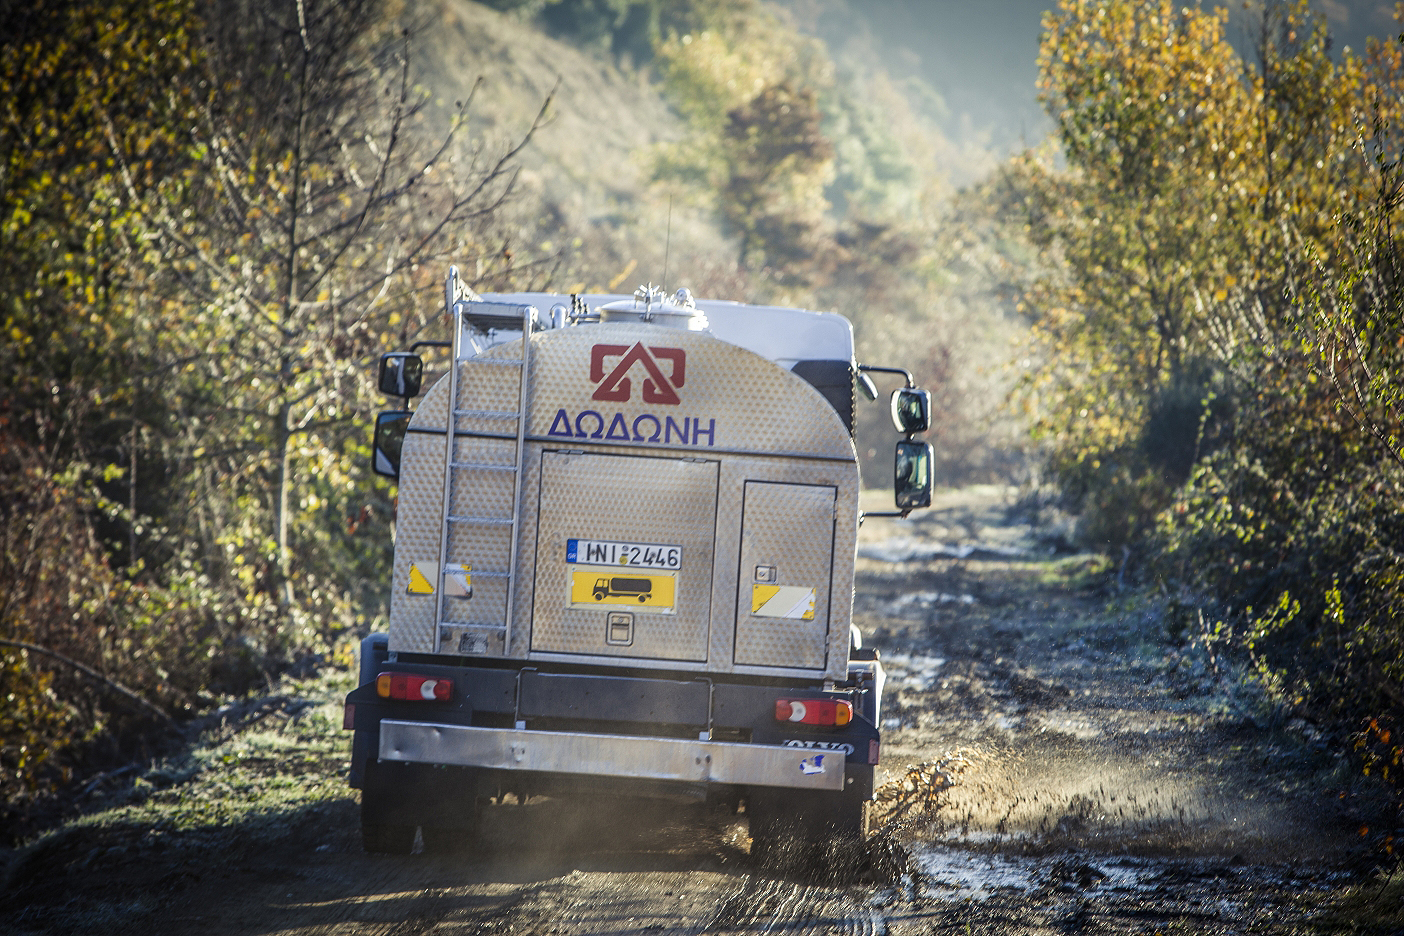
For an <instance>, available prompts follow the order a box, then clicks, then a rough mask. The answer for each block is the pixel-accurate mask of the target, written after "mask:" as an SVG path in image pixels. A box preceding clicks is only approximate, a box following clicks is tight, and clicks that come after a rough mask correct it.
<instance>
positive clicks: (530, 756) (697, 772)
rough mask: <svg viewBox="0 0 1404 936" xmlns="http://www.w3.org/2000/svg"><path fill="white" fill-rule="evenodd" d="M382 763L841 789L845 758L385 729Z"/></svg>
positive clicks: (477, 731)
mask: <svg viewBox="0 0 1404 936" xmlns="http://www.w3.org/2000/svg"><path fill="white" fill-rule="evenodd" d="M379 758H380V760H383V761H401V762H408V763H424V764H451V765H456V766H460V767H485V768H493V769H499V770H514V771H535V772H541V773H557V774H561V773H564V774H590V775H595V776H609V777H632V778H639V779H649V780H676V781H682V782H686V783H716V784H734V785H738V786H774V787H790V788H793V789H810V790H841V789H843V785H844V757H843V754H842V753H836V752H826V751H815V750H813V749H806V748H796V747H781V746H778V745H769V744H733V743H728V742H723V741H692V740H685V739H677V738H642V737H635V736H630V735H610V734H583V733H576V732H566V731H526V730H516V729H509V728H479V727H471V726H467V725H443V724H430V723H426V722H413V721H395V720H391V719H388V718H387V719H382V720H381V722H380V751H379Z"/></svg>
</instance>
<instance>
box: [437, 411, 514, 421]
mask: <svg viewBox="0 0 1404 936" xmlns="http://www.w3.org/2000/svg"><path fill="white" fill-rule="evenodd" d="M453 415H455V416H477V417H478V418H480V419H516V418H517V417H519V416H521V415H522V414H521V413H518V412H517V411H516V410H510V411H508V410H474V409H456V410H454V411H453Z"/></svg>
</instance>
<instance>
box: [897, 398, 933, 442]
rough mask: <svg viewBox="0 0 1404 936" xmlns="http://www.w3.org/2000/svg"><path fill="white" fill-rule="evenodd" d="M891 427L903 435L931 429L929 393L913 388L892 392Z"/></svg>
mask: <svg viewBox="0 0 1404 936" xmlns="http://www.w3.org/2000/svg"><path fill="white" fill-rule="evenodd" d="M892 425H894V426H896V427H897V431H898V432H900V433H902V434H903V435H911V434H912V433H913V432H925V431H926V430H928V429H930V428H931V393H930V392H929V391H926V390H918V389H916V388H915V387H903V388H902V389H900V390H894V391H892Z"/></svg>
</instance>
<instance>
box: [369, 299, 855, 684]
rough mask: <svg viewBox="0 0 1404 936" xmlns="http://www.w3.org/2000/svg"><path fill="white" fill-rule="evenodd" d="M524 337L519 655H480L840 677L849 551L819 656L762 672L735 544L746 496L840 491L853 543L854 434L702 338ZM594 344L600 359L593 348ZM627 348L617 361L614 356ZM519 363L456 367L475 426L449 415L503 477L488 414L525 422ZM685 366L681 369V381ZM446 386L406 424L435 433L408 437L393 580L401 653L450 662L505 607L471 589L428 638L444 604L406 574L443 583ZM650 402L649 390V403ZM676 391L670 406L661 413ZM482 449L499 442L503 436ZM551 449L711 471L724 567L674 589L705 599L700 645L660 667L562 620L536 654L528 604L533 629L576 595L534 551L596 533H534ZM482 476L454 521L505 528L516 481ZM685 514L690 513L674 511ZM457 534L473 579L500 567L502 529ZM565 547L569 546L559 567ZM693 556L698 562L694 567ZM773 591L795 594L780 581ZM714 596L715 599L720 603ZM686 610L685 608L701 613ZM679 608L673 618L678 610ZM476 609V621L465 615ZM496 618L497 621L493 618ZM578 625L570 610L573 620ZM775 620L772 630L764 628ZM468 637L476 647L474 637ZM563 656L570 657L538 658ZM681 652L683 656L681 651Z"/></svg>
mask: <svg viewBox="0 0 1404 936" xmlns="http://www.w3.org/2000/svg"><path fill="white" fill-rule="evenodd" d="M531 341H532V353H531V358H532V365H531V381H530V386H529V387H528V400H529V404H530V408H529V412H530V416H529V419H528V427H527V431H528V436H529V440H528V444H527V452H526V455H525V458H524V461H523V465H522V471H523V473H524V476H523V479H522V481H523V485H522V503H523V505H524V509H523V510H522V512H521V515H520V518H519V522H520V525H521V539H520V544H521V545H520V548H519V555H518V569H517V580H516V582H515V583H514V584H513V587H514V588H515V596H514V602H515V605H514V606H515V608H516V614H515V617H516V620H515V621H514V622H512V646H510V647H505V648H504V647H502V646H501V644H500V642H493V643H491V644H490V646H489V648H488V650H487V651H486V652H487V653H488V654H489V655H493V656H496V655H499V654H505V655H508V656H511V657H514V658H517V659H526V658H538V657H544V658H548V659H579V660H581V661H588V660H596V661H599V662H609V661H610V660H612V659H618V658H619V657H629V658H630V659H631V660H632V661H633V662H632V665H637V666H642V667H659V668H668V667H673V668H677V667H682V668H688V669H698V670H703V671H708V672H732V671H735V672H748V673H755V674H765V675H793V676H800V675H807V676H813V675H818V674H820V673H822V675H824V676H825V677H828V678H835V679H839V678H842V677H843V671H844V665H845V660H846V648H847V643H848V631H847V627H848V621H849V617H850V614H851V595H852V584H853V556H852V554H851V553H852V551H851V549H847V548H846V549H844V550H840V551H839V554H838V555H836V556H834V557H833V563H832V572H831V574H832V582H831V584H830V586H829V587H828V588H827V589H826V590H824V591H820V592H817V594H816V613H815V624H814V627H815V630H814V632H813V633H811V634H810V635H809V636H808V637H805V638H803V639H804V640H805V641H807V642H810V643H812V644H813V646H814V647H817V649H814V648H811V650H810V651H808V652H805V653H789V654H788V655H786V654H782V655H781V656H780V657H779V658H778V659H761V657H762V656H764V651H763V650H761V649H760V645H759V644H756V643H754V642H748V641H753V640H754V639H758V638H757V634H759V633H760V632H757V634H751V635H749V636H748V637H747V639H746V640H744V641H740V642H739V643H738V639H737V638H738V635H740V634H741V633H743V632H744V628H743V627H742V626H741V620H740V617H741V616H740V615H739V612H740V611H741V610H742V609H741V607H740V605H741V604H742V602H743V599H744V601H745V603H746V608H745V610H746V611H747V612H748V614H747V616H748V617H749V610H750V594H751V592H750V586H751V584H752V578H751V576H752V573H753V572H754V569H753V568H752V569H748V570H745V571H746V576H745V577H744V580H743V579H741V578H738V575H739V572H740V571H741V570H742V569H744V567H745V563H743V562H742V561H741V556H740V553H741V550H742V548H743V546H742V535H741V523H742V504H743V499H744V497H746V496H748V495H747V483H748V482H764V483H776V484H793V485H811V486H821V487H824V486H827V487H829V488H830V489H831V494H832V490H837V499H838V503H839V509H838V511H837V520H836V521H835V520H834V518H833V508H832V504H833V499H832V496H831V498H830V540H829V542H830V543H832V542H833V541H834V540H833V538H832V537H833V535H834V534H833V528H834V524H835V523H837V528H838V529H837V538H838V539H837V541H838V542H842V543H846V544H850V543H852V542H853V540H854V538H855V536H856V528H857V498H858V469H857V459H856V456H855V453H854V450H853V446H852V441H851V439H850V438H849V437H848V434H847V431H846V430H845V429H844V427H843V424H842V422H841V421H840V420H839V418H838V416H837V415H836V414H835V413H834V412H833V410H832V408H831V407H830V406H829V405H828V404H827V403H826V402H825V401H824V399H823V397H822V396H820V394H819V393H818V392H817V391H815V390H814V389H813V388H812V387H811V386H810V385H809V384H808V383H806V382H805V381H803V380H802V379H800V378H798V377H796V376H795V375H793V374H792V373H790V372H789V371H787V370H785V369H784V368H783V367H779V366H777V365H775V364H773V363H771V362H770V361H767V360H765V359H764V358H761V357H759V356H757V355H755V354H752V353H751V352H749V351H745V350H743V349H741V348H738V347H735V346H733V345H729V344H727V343H725V342H722V341H718V340H716V339H715V338H712V337H711V336H709V335H706V334H700V333H691V332H682V331H677V330H671V329H661V328H657V327H654V326H649V325H634V324H607V325H586V326H579V327H572V328H564V329H556V330H551V331H546V332H541V333H537V334H535V335H533V336H532V337H531ZM635 345H641V346H642V351H643V352H644V353H646V355H647V357H648V361H644V359H643V354H641V353H636V354H635V355H634V357H633V359H632V361H630V362H629V363H628V366H627V367H624V369H623V371H622V372H620V367H621V366H622V365H624V364H625V363H626V357H627V356H628V354H629V352H630V350H631V349H633V348H634V346H635ZM597 346H604V348H603V350H601V351H596V347H597ZM621 348H622V349H623V350H622V351H621V350H618V349H621ZM611 349H614V350H611ZM660 349H661V350H660ZM673 352H677V353H673ZM597 354H598V355H599V356H600V366H599V367H598V368H596V369H595V371H594V372H593V373H592V359H593V357H594V356H595V355H597ZM520 356H521V344H520V341H514V342H510V343H507V344H503V345H498V346H495V347H493V348H490V349H488V350H487V351H485V352H484V353H483V354H482V355H481V356H480V357H478V358H472V359H469V360H466V361H463V362H461V363H460V364H459V368H460V370H459V382H460V387H461V388H462V390H461V393H460V400H459V401H458V405H457V407H456V408H457V409H460V410H472V411H473V412H472V413H468V414H462V415H459V416H458V417H456V418H455V423H456V426H457V429H458V431H459V435H458V436H457V437H456V441H455V456H454V457H455V459H456V460H459V461H464V462H468V461H473V462H484V463H490V464H501V465H510V464H511V462H512V457H513V451H512V446H513V444H514V442H511V441H508V437H511V436H513V435H514V433H515V428H516V426H515V420H514V419H506V418H503V417H501V416H500V415H492V414H501V413H505V412H508V411H514V410H515V409H516V407H517V399H516V394H517V387H518V374H519V371H518V370H517V369H516V368H515V366H514V365H510V364H505V363H495V364H494V363H489V361H494V360H496V361H501V360H514V359H520ZM650 362H651V365H652V369H650V366H649V363H650ZM679 364H681V365H683V368H682V372H681V374H679V371H678V365H679ZM655 371H656V374H655ZM655 378H658V379H655ZM626 379H627V381H628V388H627V393H626V392H625V385H624V381H625V380H626ZM649 383H652V388H651V389H650V388H649V387H648V386H646V385H647V384H649ZM447 385H448V381H447V380H440V381H439V382H438V383H436V384H435V385H434V386H433V387H432V388H430V390H429V392H428V393H427V394H426V395H425V396H424V398H423V400H422V402H421V404H420V406H419V409H418V411H417V412H416V414H415V416H414V419H413V420H412V421H411V427H412V429H417V430H426V429H427V430H431V431H432V430H437V431H438V432H439V433H441V434H438V435H428V434H425V433H423V432H411V433H410V434H409V436H407V438H406V446H405V451H404V456H403V462H402V464H403V472H402V477H401V483H400V489H399V495H400V496H399V515H398V524H397V542H396V556H395V571H394V579H393V582H392V588H393V589H394V593H393V596H392V600H391V623H390V647H391V649H392V650H414V651H419V652H439V653H451V652H454V651H453V650H451V649H450V646H452V647H454V648H455V649H456V648H457V647H458V646H460V645H464V646H469V647H471V648H472V649H473V650H474V652H479V651H480V650H481V649H482V647H481V641H480V635H482V634H487V633H489V632H488V631H487V630H486V629H484V628H483V627H475V626H471V625H483V624H485V623H488V622H491V621H495V622H496V625H497V626H500V625H501V623H502V622H501V621H500V617H501V615H502V613H503V611H504V610H505V605H506V591H505V589H506V588H507V587H508V583H506V581H505V580H503V579H498V580H497V581H496V584H495V585H489V584H488V581H489V579H488V578H487V577H486V576H475V578H474V594H473V598H472V599H469V600H466V601H461V600H453V599H447V598H446V599H445V604H446V607H445V620H446V622H456V623H445V624H444V626H443V627H442V628H438V632H436V626H435V622H434V621H433V613H434V611H433V609H434V604H435V596H416V595H409V594H408V593H407V586H408V581H409V567H410V563H411V562H414V563H416V564H417V565H418V567H419V568H420V569H422V570H423V571H424V573H425V574H426V576H428V577H430V578H432V579H433V580H434V582H435V585H436V587H442V582H441V580H440V577H439V574H438V573H439V570H438V569H437V562H438V536H439V524H440V522H441V516H442V512H441V510H440V500H441V498H442V490H443V457H444V455H443V453H444V441H445V436H444V435H443V434H442V433H443V432H444V429H445V427H446V423H447V422H448V413H447V411H448V408H449V407H448V399H447V396H448V393H447ZM602 388H603V395H605V396H613V397H615V399H603V400H602V399H596V398H595V397H596V396H597V395H600V394H601V393H602ZM645 391H648V392H647V399H646V393H645ZM670 392H671V394H672V397H675V398H676V402H670V401H669V400H670V397H669V393H670ZM660 401H661V402H660ZM562 413H564V414H565V417H564V418H562ZM485 414H487V415H485ZM466 433H471V434H472V436H469V435H465V434H466ZM482 436H498V437H502V438H501V439H500V440H493V439H484V438H481V437H482ZM558 449H571V450H578V451H583V452H586V453H589V454H590V455H591V457H606V456H615V457H625V456H648V458H645V459H644V460H648V461H655V462H668V461H675V460H677V459H678V458H679V457H680V456H682V457H692V458H699V457H700V458H705V459H709V460H710V461H711V462H712V464H713V468H712V469H711V471H712V478H713V481H712V499H711V505H710V506H709V507H708V508H707V510H709V511H713V513H712V516H713V519H714V523H715V536H716V542H715V545H713V544H712V543H711V542H710V540H709V541H708V543H707V548H708V549H709V553H708V555H709V556H713V554H714V561H712V562H711V568H710V570H709V571H708V572H707V573H706V576H708V577H710V587H708V586H707V585H706V584H699V583H697V582H695V581H694V580H693V579H692V577H691V576H690V575H689V576H686V577H685V579H684V581H683V582H682V583H681V584H680V586H679V587H680V589H682V590H684V591H687V592H688V594H689V595H695V596H705V601H706V602H707V603H708V605H707V606H704V605H703V604H698V605H696V606H695V610H697V613H699V614H700V615H701V619H702V622H703V623H702V624H701V626H700V627H698V628H697V630H696V633H698V634H701V635H702V636H701V638H700V639H701V644H700V646H699V645H698V644H697V643H696V642H695V640H696V638H695V636H694V637H689V638H687V639H685V640H681V641H677V642H676V645H674V646H672V648H671V649H665V650H664V651H656V650H650V651H649V652H650V653H652V652H663V653H665V655H664V656H659V657H653V656H650V655H648V654H646V653H643V652H641V649H640V644H639V642H638V640H637V639H636V640H635V642H634V643H633V644H632V645H630V646H620V645H610V644H607V643H606V642H605V640H606V626H605V620H604V618H605V609H600V611H599V617H600V622H599V627H597V628H595V627H585V628H584V629H582V630H579V631H578V632H573V633H574V636H573V637H572V638H570V640H574V641H576V643H574V644H571V643H570V640H566V639H565V630H564V628H565V626H566V625H565V624H564V619H565V617H566V616H567V615H566V611H567V610H570V609H563V610H561V611H560V615H561V617H560V618H559V619H558V620H557V621H556V622H555V624H554V625H549V626H548V627H547V630H548V631H549V630H550V627H551V626H554V627H556V628H558V632H554V633H553V635H552V636H549V637H547V638H546V639H545V640H544V641H538V640H536V639H535V637H534V635H533V632H532V629H533V622H532V614H533V608H536V609H537V614H538V615H539V613H540V608H541V607H542V595H543V594H549V595H550V596H551V598H550V600H551V601H556V602H562V603H564V600H565V599H564V595H565V593H566V582H567V576H566V573H565V571H564V569H563V568H561V567H563V566H564V562H563V561H562V560H560V559H558V558H556V556H555V555H554V554H553V553H552V552H551V550H549V549H546V550H543V551H541V553H540V558H541V563H542V565H541V570H540V571H538V568H537V561H538V549H539V548H540V547H539V541H543V538H549V537H552V536H555V537H558V538H559V537H570V536H577V537H578V536H585V537H591V536H597V535H599V534H598V533H597V532H586V531H583V530H573V531H571V532H569V533H566V532H564V531H562V530H558V529H556V528H555V527H552V524H553V523H556V521H554V520H553V519H552V516H553V515H552V514H549V513H548V515H547V517H546V518H544V519H542V520H541V522H540V524H538V517H537V508H538V506H539V505H540V504H542V503H543V494H545V496H546V498H547V500H548V501H549V498H550V495H549V492H543V489H542V485H541V477H542V472H543V468H544V467H545V465H544V463H543V461H542V453H543V452H544V451H548V450H558ZM558 454H560V453H559V452H558ZM788 456H800V457H788ZM683 464H686V463H683ZM489 474H490V473H489V472H487V471H482V470H477V469H475V470H474V471H472V472H459V473H458V475H459V476H458V478H457V481H456V483H455V485H454V492H453V503H454V512H455V514H460V513H461V514H462V515H480V514H481V515H483V516H491V515H496V514H497V511H499V510H500V511H501V515H503V516H506V515H509V514H510V498H511V495H510V473H508V472H503V473H502V474H503V475H506V476H508V477H507V478H504V479H503V480H504V483H502V484H500V485H499V484H494V483H492V482H491V481H490V480H488V479H487V478H486V477H479V476H486V475H489ZM665 487H666V486H665ZM504 491H506V492H507V493H505V494H504V493H503V492H504ZM601 496H602V497H604V498H605V500H606V501H607V500H608V499H609V498H611V497H612V498H614V499H615V500H616V501H617V502H618V503H620V504H632V503H634V502H635V501H636V500H637V492H636V491H635V489H634V488H633V487H630V486H628V485H625V486H623V487H622V488H616V489H613V493H611V494H607V495H601ZM672 496H673V495H672V493H671V492H670V493H669V494H668V495H662V494H660V495H659V497H661V498H663V500H664V501H666V500H667V499H668V498H669V497H672ZM602 509H603V508H602ZM678 513H679V515H682V516H684V517H690V514H684V512H683V511H681V510H679V511H678ZM455 527H456V528H455V529H454V530H452V531H451V535H450V540H449V553H448V558H449V559H450V561H459V562H466V563H468V564H470V565H472V566H473V568H474V569H475V570H485V571H487V570H505V569H506V568H507V565H508V562H507V560H508V558H509V557H508V556H507V551H508V545H509V543H510V531H509V530H508V529H507V528H506V527H499V528H492V527H490V526H477V527H475V526H473V525H455ZM548 527H550V529H548ZM660 528H662V529H668V528H669V524H667V523H663V524H661V525H660ZM709 536H710V534H709ZM619 538H621V539H627V540H640V541H643V542H664V543H666V542H675V540H671V539H669V538H668V537H666V536H665V537H662V538H659V537H657V536H652V535H648V536H644V535H638V534H635V533H629V534H627V535H622V534H621V535H620V536H619ZM563 549H564V547H563V544H562V545H561V550H562V554H563ZM693 554H694V555H695V551H694V553H693ZM691 559H692V556H691V555H690V556H689V561H691ZM755 564H756V563H751V565H752V566H754V565H755ZM547 565H550V566H554V567H558V568H557V572H556V573H555V575H556V577H555V578H551V577H550V575H548V574H547V572H546V566H547ZM543 576H546V578H545V579H543ZM546 579H549V580H550V582H551V585H550V586H549V589H547V588H546V586H544V585H543V582H544V581H546ZM776 584H794V585H800V584H803V583H799V582H789V581H788V580H786V579H784V578H782V579H780V581H779V582H777V583H776ZM557 586H559V587H557ZM694 586H696V587H697V589H698V590H697V591H696V592H693V591H692V589H693V587H694ZM816 588H817V585H816ZM550 589H554V591H551V590H550ZM539 590H540V591H539ZM713 596H715V597H716V600H715V601H712V600H711V598H712V597H713ZM691 600H697V601H702V600H704V599H703V598H700V597H697V598H685V599H684V603H685V602H686V601H691ZM687 607H689V608H693V606H692V605H688V606H687ZM682 608H683V604H680V605H679V611H678V613H679V614H681V613H682ZM472 609H482V610H481V613H479V612H477V611H473V613H469V611H470V610H472ZM492 609H496V610H495V612H493V610H492ZM585 613H586V612H582V611H579V610H573V611H571V615H579V614H585ZM688 613H689V614H690V613H692V611H689V612H688ZM648 617H649V618H650V619H654V618H657V619H662V618H664V617H668V616H667V615H649V616H648ZM635 623H636V626H635V632H636V635H637V636H642V635H643V634H644V633H645V632H646V631H647V627H646V626H644V625H645V624H646V623H647V622H645V621H644V620H643V619H639V620H637V621H636V622H635ZM766 623H770V624H773V623H774V622H773V621H769V620H767V621H766ZM782 623H783V622H782ZM820 623H822V624H823V625H824V626H825V627H827V628H828V630H827V633H823V632H820V631H819V624H820ZM537 625H538V626H539V625H540V622H539V621H538V622H537ZM829 625H831V626H829ZM596 631H598V634H596V633H595V632H596ZM464 635H467V638H466V641H465V636H464ZM664 643H665V644H667V643H668V642H667V641H664ZM567 645H569V646H574V647H576V648H577V649H573V650H561V649H551V650H548V649H544V648H545V647H548V646H549V647H555V648H558V647H563V646H567ZM684 645H685V646H686V649H684V650H679V649H678V647H683V646H684ZM587 648H589V649H587ZM635 654H637V655H635ZM748 661H755V662H748Z"/></svg>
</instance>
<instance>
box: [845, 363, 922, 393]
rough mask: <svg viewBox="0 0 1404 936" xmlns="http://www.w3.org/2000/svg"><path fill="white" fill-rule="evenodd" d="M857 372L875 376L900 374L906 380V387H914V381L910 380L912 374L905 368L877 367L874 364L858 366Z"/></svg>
mask: <svg viewBox="0 0 1404 936" xmlns="http://www.w3.org/2000/svg"><path fill="white" fill-rule="evenodd" d="M858 370H859V371H861V372H862V373H865V374H866V373H868V372H872V373H875V374H900V375H901V376H902V377H905V378H906V380H907V386H908V387H915V386H916V381H914V380H912V372H911V371H909V370H907V369H906V368H905V367H878V366H877V365H876V364H859V365H858Z"/></svg>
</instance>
